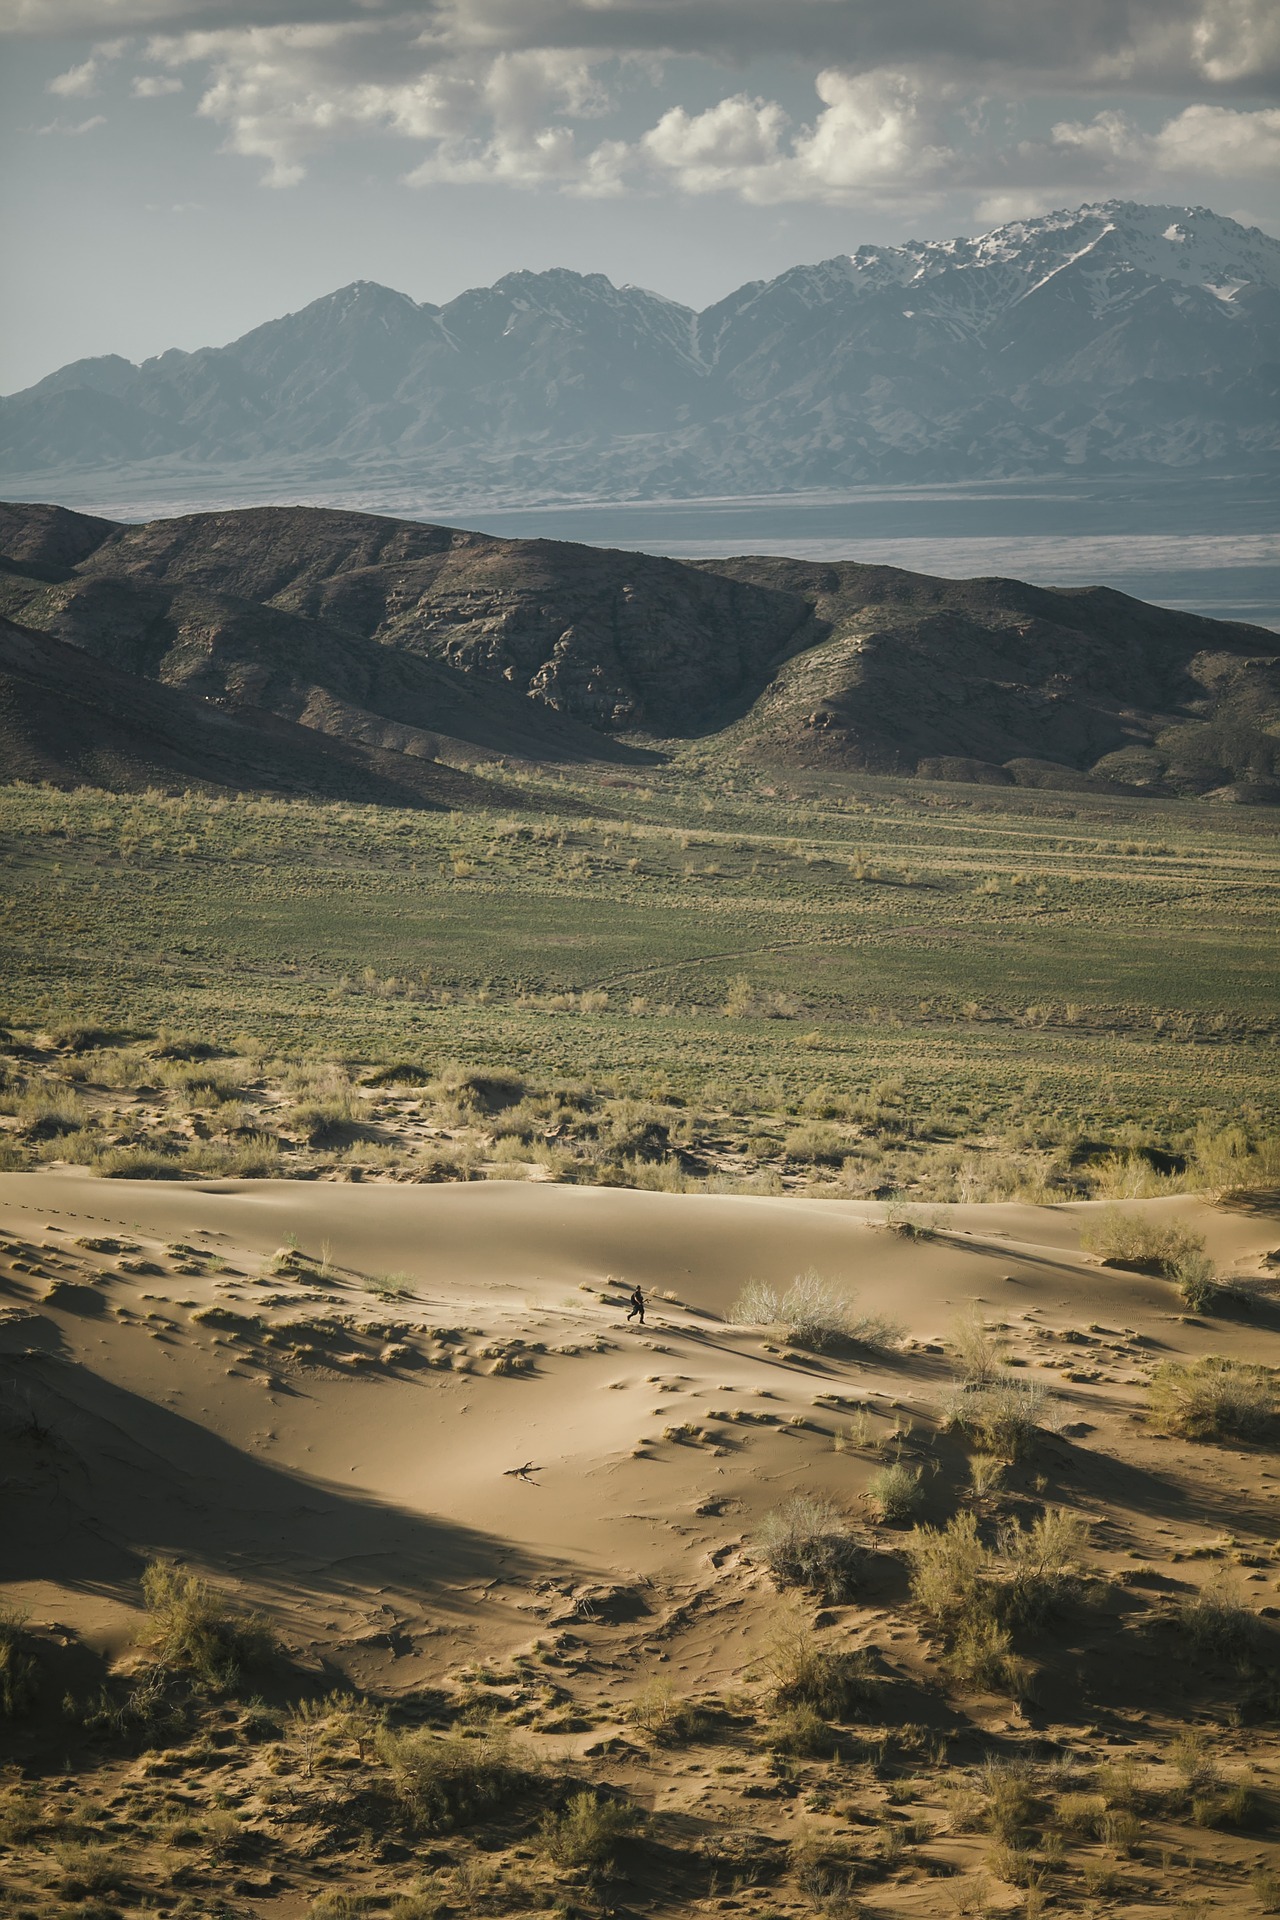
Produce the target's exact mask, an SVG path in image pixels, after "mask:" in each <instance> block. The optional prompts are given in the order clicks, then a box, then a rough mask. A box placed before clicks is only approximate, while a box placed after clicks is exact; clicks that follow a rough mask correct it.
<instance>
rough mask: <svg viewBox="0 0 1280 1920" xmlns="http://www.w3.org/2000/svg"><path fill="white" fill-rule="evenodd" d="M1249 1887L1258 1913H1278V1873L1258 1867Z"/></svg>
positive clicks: (1279, 1874)
mask: <svg viewBox="0 0 1280 1920" xmlns="http://www.w3.org/2000/svg"><path fill="white" fill-rule="evenodd" d="M1249 1885H1250V1887H1251V1888H1252V1890H1253V1897H1254V1899H1255V1900H1256V1901H1257V1903H1258V1908H1259V1911H1260V1912H1262V1913H1280V1873H1276V1872H1273V1870H1272V1869H1271V1868H1270V1867H1259V1868H1258V1871H1257V1872H1256V1873H1255V1874H1254V1876H1253V1878H1252V1880H1251V1881H1250V1882H1249Z"/></svg>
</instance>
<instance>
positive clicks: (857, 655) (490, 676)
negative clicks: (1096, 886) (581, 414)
mask: <svg viewBox="0 0 1280 1920" xmlns="http://www.w3.org/2000/svg"><path fill="white" fill-rule="evenodd" d="M0 551H2V552H3V554H4V555H5V556H6V557H5V558H4V559H3V560H0V609H2V610H3V611H4V612H5V613H7V615H8V616H9V617H10V618H11V619H13V620H15V621H17V622H19V623H20V624H21V625H22V626H23V627H25V628H27V629H32V630H36V631H39V632H43V633H45V634H48V635H50V636H51V637H52V638H54V639H56V640H58V641H61V642H63V643H64V644H66V645H70V646H72V647H75V648H78V649H79V650H80V652H81V653H83V654H88V655H91V656H92V657H93V658H94V659H95V660H96V661H97V662H99V663H100V664H101V665H102V666H104V667H108V668H110V669H113V670H114V672H115V673H116V675H117V676H126V677H125V678H124V679H121V680H118V681H117V682H115V683H113V687H114V690H113V693H112V695H111V702H110V703H109V704H110V705H111V710H112V711H113V712H120V711H122V709H121V701H122V700H124V699H125V690H126V689H127V688H128V686H129V685H130V684H131V680H130V678H128V677H129V676H132V677H133V679H134V680H141V681H145V682H152V683H154V682H161V683H163V684H164V685H165V686H166V687H167V688H169V689H173V690H177V689H181V690H182V691H183V692H184V693H186V694H188V695H192V696H197V697H199V698H200V699H201V700H202V701H203V702H205V703H206V704H207V705H208V706H211V708H213V709H221V710H224V711H226V712H232V713H235V714H237V715H240V716H242V717H243V716H245V715H250V714H252V715H257V716H260V717H263V716H271V717H272V718H273V719H274V720H275V721H283V722H288V723H289V724H290V726H292V727H295V728H304V729H307V730H309V731H310V733H311V734H320V735H324V736H327V737H328V738H329V739H330V740H341V741H343V742H346V743H348V745H349V746H350V747H352V748H355V747H359V748H361V749H366V750H370V751H372V752H373V753H375V754H381V755H383V756H384V757H385V758H384V761H383V762H379V764H378V768H377V772H378V777H379V778H386V777H392V778H393V780H402V783H403V784H405V785H406V786H407V788H408V789H409V790H411V791H419V790H420V788H421V782H422V771H421V766H419V767H418V769H417V771H412V770H410V771H409V772H408V773H405V774H404V775H403V776H402V775H401V774H398V773H391V772H390V770H392V769H395V768H403V767H404V765H405V763H411V762H415V761H416V762H432V761H436V760H445V761H451V762H464V763H465V762H466V761H468V760H474V759H475V758H476V757H478V756H480V755H483V756H486V757H492V756H494V755H510V756H514V757H517V758H521V759H525V760H542V761H551V762H569V761H586V760H602V759H609V760H616V761H624V762H626V761H630V762H633V763H641V764H642V763H643V762H644V760H645V759H646V758H650V757H651V756H652V752H653V750H654V749H655V748H664V747H665V748H666V749H667V750H670V749H671V748H673V747H674V745H675V743H677V742H678V741H680V740H682V739H685V740H688V739H694V738H696V739H698V740H700V741H701V742H702V743H703V750H704V751H707V750H710V751H713V752H720V753H724V754H727V755H731V756H733V757H735V758H747V759H752V760H755V761H757V762H760V763H763V764H766V765H778V766H786V765H793V766H809V767H827V768H833V769H839V768H842V767H843V768H848V769H860V770H864V771H869V772H873V773H897V774H912V773H918V774H920V775H923V776H925V777H929V778H935V779H953V780H961V781H980V782H989V783H993V784H998V785H1010V784H1019V785H1024V786H1033V787H1035V786H1048V787H1066V788H1072V787H1080V786H1081V785H1089V786H1093V787H1095V788H1097V789H1099V790H1101V791H1104V792H1114V791H1129V792H1146V793H1159V794H1178V793H1190V794H1206V793H1214V792H1222V793H1223V794H1224V797H1227V798H1233V799H1253V800H1267V799H1270V798H1272V797H1274V795H1275V792H1276V775H1277V756H1278V755H1280V745H1278V743H1277V735H1276V731H1275V729H1276V723H1277V718H1278V717H1280V666H1278V664H1277V654H1276V648H1275V639H1274V636H1273V635H1271V634H1269V633H1267V632H1266V631H1265V630H1263V629H1259V628H1253V627H1247V626H1243V625H1239V624H1234V623H1228V622H1223V621H1214V620H1205V619H1202V618H1199V617H1197V616H1195V615H1192V614H1185V613H1174V612H1169V611H1167V610H1165V609H1161V608H1155V607H1150V606H1147V605H1145V604H1144V603H1142V602H1141V601H1137V600H1132V599H1129V598H1128V597H1126V596H1125V595H1123V594H1118V593H1115V592H1112V591H1110V590H1108V589H1103V588H1062V589H1052V590H1051V589H1046V588H1039V587H1032V586H1027V585H1024V584H1022V583H1020V582H1018V581H1012V580H1002V579H991V580H963V581H952V580H939V579H934V578H931V577H930V576H928V575H925V574H914V573H906V572H902V571H900V570H898V569H895V568H891V567H876V566H864V565H857V564H854V563H842V564H831V565H828V564H810V563H805V562H802V561H793V560H780V559H768V558H742V559H731V560H715V561H710V560H707V561H697V562H690V563H683V562H679V561H674V560H667V559H662V558H659V557H654V556H651V555H646V554H640V553H631V552H618V551H612V550H609V549H606V548H597V547H587V546H576V545H571V544H568V543H564V542H554V541H543V540H503V539H498V538H495V537H491V536H488V535H484V534H478V533H469V532H465V531H462V530H459V529H454V528H449V527H434V526H426V525H421V524H418V523H414V522H407V521H397V520H390V519H382V518H379V517H376V516H374V515H369V514H358V513H340V512H330V511H328V510H324V509H319V508H307V507H291V508H282V507H266V508H254V509H247V510H244V511H240V512H227V513H210V514H195V515H191V516H187V517H185V518H182V519H177V520H158V521H153V522H150V523H148V524H146V525H142V526H121V525H116V524H113V523H111V522H108V521H104V520H93V519H90V518H88V517H86V516H83V515H77V514H71V513H65V512H63V511H62V510H60V509H58V508H54V507H47V506H35V507H24V506H9V507H5V508H2V509H0ZM27 644H28V652H27V653H26V655H24V659H25V660H26V661H27V666H28V669H29V668H30V665H31V660H32V656H31V654H30V642H28V643H27ZM139 697H140V698H141V690H140V692H139ZM148 711H150V709H148ZM149 724H151V723H150V722H144V721H142V720H141V719H139V721H138V725H139V727H140V728H141V729H142V731H143V732H145V730H146V726H147V725H149ZM31 727H32V728H33V729H34V731H33V732H32V733H31V734H30V740H29V746H30V748H31V751H34V750H35V748H34V743H35V741H36V738H37V735H38V734H39V731H40V721H39V717H38V710H37V709H36V708H34V707H33V708H32V710H31ZM15 771H16V763H15ZM275 784H279V782H276V783H275ZM316 790H317V791H319V789H316ZM328 790H329V789H327V788H326V789H325V791H328Z"/></svg>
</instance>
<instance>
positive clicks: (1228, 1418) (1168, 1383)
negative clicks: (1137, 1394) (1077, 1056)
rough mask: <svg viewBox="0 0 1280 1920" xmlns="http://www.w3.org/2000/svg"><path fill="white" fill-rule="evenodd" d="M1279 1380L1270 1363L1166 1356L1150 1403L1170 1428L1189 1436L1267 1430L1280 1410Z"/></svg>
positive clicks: (1197, 1437) (1215, 1436)
mask: <svg viewBox="0 0 1280 1920" xmlns="http://www.w3.org/2000/svg"><path fill="white" fill-rule="evenodd" d="M1275 1401H1276V1390H1275V1381H1274V1379H1273V1377H1272V1375H1271V1373H1270V1372H1269V1370H1268V1369H1267V1368H1266V1367H1258V1366H1251V1365H1249V1364H1248V1363H1246V1362H1245V1361H1243V1360H1224V1359H1221V1358H1220V1357H1219V1356H1218V1355H1217V1354H1209V1355H1207V1356H1206V1357H1205V1358H1204V1359H1203V1360H1189V1361H1186V1362H1183V1361H1178V1360H1166V1361H1165V1362H1164V1364H1163V1365H1162V1366H1159V1367H1157V1368H1156V1371H1155V1373H1154V1374H1153V1375H1152V1379H1151V1406H1152V1408H1153V1410H1154V1412H1155V1413H1156V1414H1157V1416H1158V1417H1159V1419H1160V1420H1161V1422H1162V1424H1163V1425H1164V1426H1166V1427H1167V1428H1168V1429H1169V1431H1170V1432H1172V1433H1177V1434H1181V1435H1182V1436H1183V1438H1185V1439H1188V1440H1216V1439H1220V1438H1224V1437H1226V1436H1232V1435H1235V1436H1240V1437H1243V1438H1252V1437H1255V1436H1257V1435H1258V1434H1261V1433H1265V1432H1266V1430H1267V1428H1268V1426H1269V1425H1270V1423H1271V1419H1272V1416H1273V1414H1274V1412H1275Z"/></svg>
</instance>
